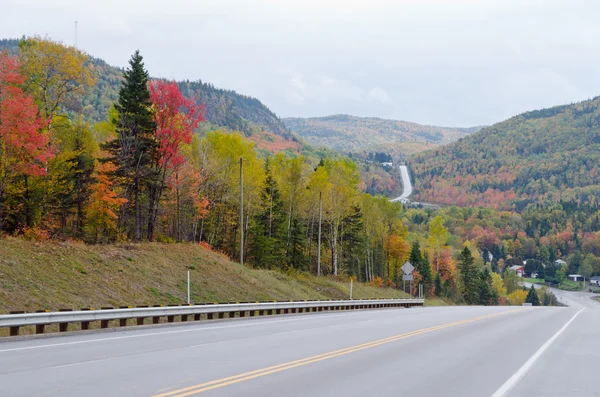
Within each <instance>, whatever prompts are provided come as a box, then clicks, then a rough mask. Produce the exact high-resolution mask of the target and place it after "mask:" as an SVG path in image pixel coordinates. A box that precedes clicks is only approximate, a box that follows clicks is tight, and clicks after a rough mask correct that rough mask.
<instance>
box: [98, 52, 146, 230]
mask: <svg viewBox="0 0 600 397" xmlns="http://www.w3.org/2000/svg"><path fill="white" fill-rule="evenodd" d="M123 77H124V80H123V83H122V85H121V89H120V90H119V99H118V100H117V103H116V104H115V109H116V110H117V112H118V114H119V117H118V119H117V120H116V121H115V122H116V130H117V138H116V139H114V140H112V141H109V142H107V143H106V145H105V146H104V148H105V149H106V150H107V151H108V152H109V153H110V154H111V157H109V158H108V159H107V161H111V162H113V163H114V164H115V165H116V166H117V170H116V171H115V174H116V176H118V177H120V178H121V180H122V183H123V185H124V188H125V190H126V195H127V199H128V202H129V206H128V209H129V211H132V210H133V215H134V219H135V220H134V225H133V231H131V230H130V234H131V235H132V236H133V238H134V240H135V241H140V240H141V238H142V207H141V206H142V202H143V197H142V195H143V194H144V191H145V190H147V187H148V185H151V184H152V183H154V180H155V179H156V175H154V173H155V172H154V171H153V169H152V163H153V161H154V159H155V157H156V150H157V142H156V141H155V140H154V138H153V134H154V131H155V130H156V124H155V123H154V121H153V118H152V103H151V101H150V91H149V90H148V72H147V71H146V70H145V69H144V63H143V58H142V56H141V55H140V53H139V51H136V52H135V54H133V56H132V57H131V59H130V60H129V69H127V70H126V71H125V73H124V75H123ZM122 215H125V216H126V215H128V214H122ZM121 221H122V222H126V219H122V220H121Z"/></svg>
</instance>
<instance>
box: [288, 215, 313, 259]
mask: <svg viewBox="0 0 600 397" xmlns="http://www.w3.org/2000/svg"><path fill="white" fill-rule="evenodd" d="M303 229H304V228H303V227H302V224H301V223H300V222H298V219H296V218H294V219H293V220H292V227H291V229H290V244H289V248H288V250H287V263H288V266H290V267H293V268H294V269H298V270H308V261H307V258H306V245H305V239H304V230H303Z"/></svg>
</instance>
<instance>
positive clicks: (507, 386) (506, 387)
mask: <svg viewBox="0 0 600 397" xmlns="http://www.w3.org/2000/svg"><path fill="white" fill-rule="evenodd" d="M584 310H585V309H581V310H579V311H578V312H577V313H575V315H573V317H571V319H570V320H569V321H567V323H566V324H565V325H563V326H562V328H561V329H559V330H558V331H557V332H556V333H555V334H554V335H552V337H551V338H550V339H548V340H547V341H546V343H544V344H543V345H542V347H540V348H539V349H538V350H537V351H536V352H535V353H533V356H531V357H530V358H529V360H527V361H526V362H525V364H523V365H522V366H521V368H519V369H518V370H517V372H515V373H514V374H513V375H512V376H511V377H510V378H508V380H507V381H506V382H504V384H503V385H502V386H500V388H499V389H498V390H496V392H495V393H494V394H492V397H503V396H505V395H506V394H507V393H508V392H509V391H510V390H511V389H512V388H513V387H515V386H516V384H517V383H519V381H520V380H521V378H523V376H525V374H527V372H528V371H529V370H530V369H531V367H532V366H533V364H534V363H535V362H536V361H537V360H538V359H539V358H540V356H541V355H542V354H544V352H545V351H546V350H547V349H548V348H549V347H550V345H551V344H552V343H553V342H554V341H555V340H556V339H557V338H558V337H559V336H560V334H562V333H563V332H564V330H565V329H567V327H568V326H569V325H570V324H571V323H572V322H573V320H575V318H576V317H577V316H578V315H579V313H581V312H582V311H584Z"/></svg>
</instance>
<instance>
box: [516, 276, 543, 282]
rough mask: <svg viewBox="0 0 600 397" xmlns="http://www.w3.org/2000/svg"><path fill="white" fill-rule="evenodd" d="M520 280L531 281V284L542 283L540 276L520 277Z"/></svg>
mask: <svg viewBox="0 0 600 397" xmlns="http://www.w3.org/2000/svg"><path fill="white" fill-rule="evenodd" d="M521 281H522V282H524V283H531V284H544V280H543V279H541V278H529V277H521Z"/></svg>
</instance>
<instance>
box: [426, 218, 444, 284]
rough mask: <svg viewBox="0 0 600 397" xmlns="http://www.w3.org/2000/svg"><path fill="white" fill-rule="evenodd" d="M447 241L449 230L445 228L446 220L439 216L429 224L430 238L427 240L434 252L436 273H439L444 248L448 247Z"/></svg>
mask: <svg viewBox="0 0 600 397" xmlns="http://www.w3.org/2000/svg"><path fill="white" fill-rule="evenodd" d="M447 240H448V229H446V228H445V227H444V219H443V218H442V217H441V216H439V215H438V216H436V217H435V218H433V220H432V221H431V223H430V224H429V238H428V239H427V244H428V245H429V248H431V249H432V250H433V254H434V258H435V271H436V273H437V272H438V271H439V267H440V256H441V252H442V248H444V246H445V245H446V241H447Z"/></svg>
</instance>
